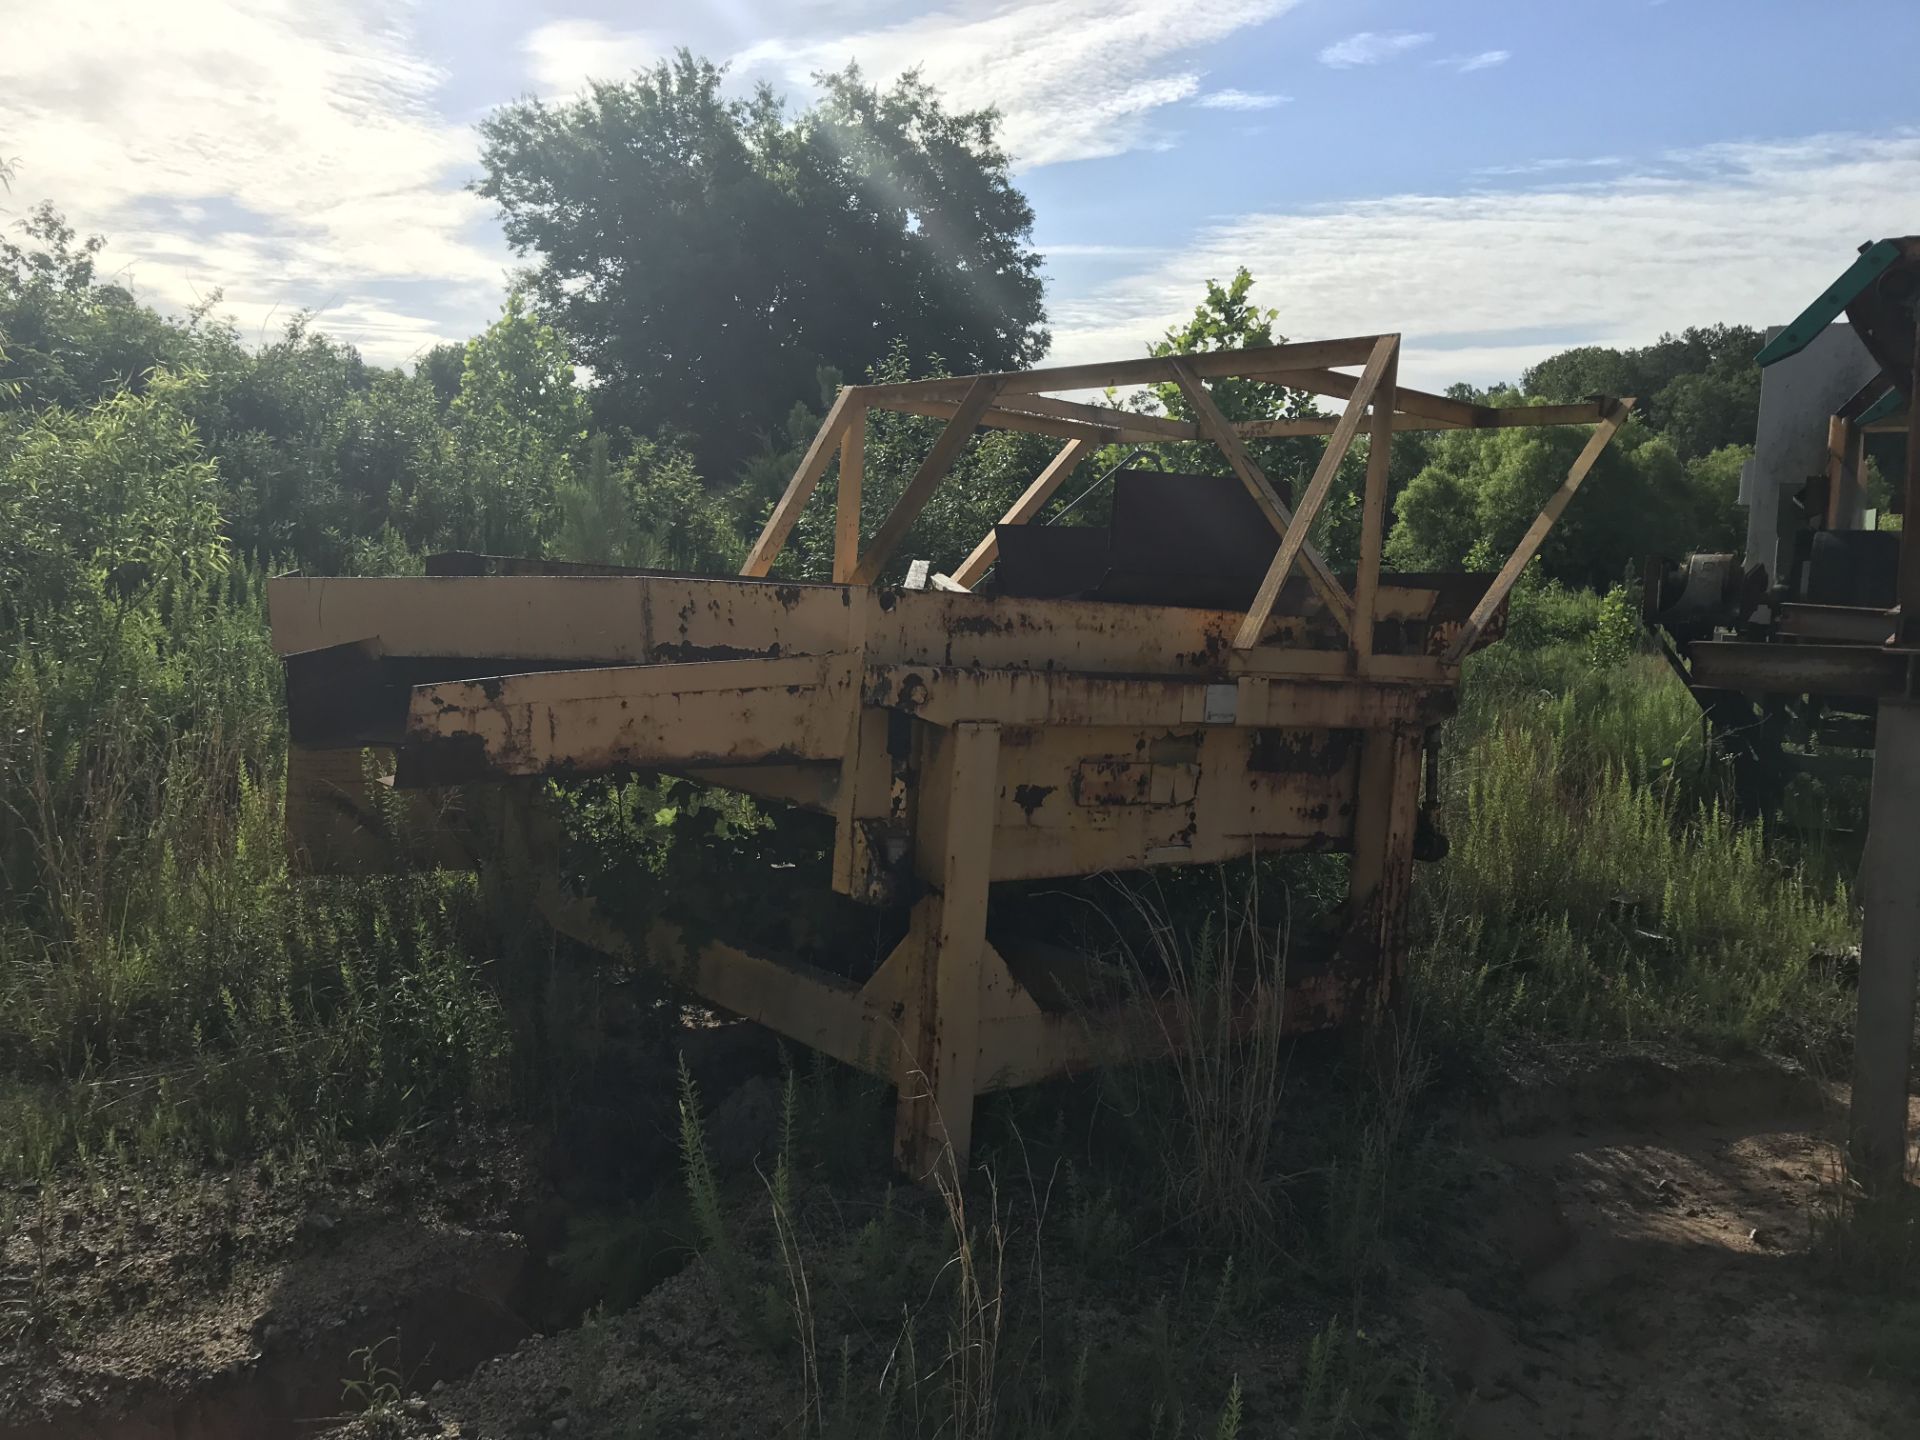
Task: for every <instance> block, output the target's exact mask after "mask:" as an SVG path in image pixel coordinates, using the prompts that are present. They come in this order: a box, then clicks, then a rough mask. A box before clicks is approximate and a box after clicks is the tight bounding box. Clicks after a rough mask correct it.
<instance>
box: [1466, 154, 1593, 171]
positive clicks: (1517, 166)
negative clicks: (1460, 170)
mask: <svg viewBox="0 0 1920 1440" xmlns="http://www.w3.org/2000/svg"><path fill="white" fill-rule="evenodd" d="M1626 163H1627V162H1626V161H1625V160H1624V159H1623V158H1622V157H1620V156H1618V155H1592V156H1588V157H1586V158H1584V159H1579V160H1574V159H1569V158H1566V157H1564V156H1562V157H1559V158H1556V159H1551V160H1520V161H1516V162H1515V163H1513V164H1510V165H1482V166H1480V167H1479V168H1478V169H1476V170H1475V171H1474V172H1473V173H1474V174H1476V175H1547V174H1551V173H1552V172H1553V171H1555V170H1612V169H1618V168H1619V167H1620V166H1622V165H1624V164H1626Z"/></svg>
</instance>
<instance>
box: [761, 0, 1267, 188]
mask: <svg viewBox="0 0 1920 1440" xmlns="http://www.w3.org/2000/svg"><path fill="white" fill-rule="evenodd" d="M1297 3H1299V0H1189V3H1186V4H1182V5H1178V6H1175V5H1168V4H1166V3H1164V0H950V3H949V5H948V6H947V8H945V9H940V10H935V11H932V12H930V13H928V14H925V15H921V16H917V17H915V18H913V19H911V20H906V21H902V22H900V23H898V24H893V25H886V26H879V27H874V28H869V29H864V30H859V31H854V32H851V33H847V34H842V35H838V36H834V37H831V38H824V39H807V40H796V39H791V38H782V39H770V40H762V41H760V42H758V43H756V44H754V45H752V46H750V47H748V48H746V49H744V50H742V51H741V52H740V53H739V54H738V55H736V56H735V64H736V65H737V66H738V67H739V68H740V69H742V70H744V71H753V70H766V71H772V72H773V73H775V74H777V75H778V76H780V77H781V79H782V80H783V81H784V82H785V84H786V85H787V86H788V87H789V88H800V87H803V86H804V85H805V84H806V81H807V79H808V77H809V76H810V75H812V74H813V73H815V72H817V71H821V70H837V69H839V68H840V67H842V66H843V65H845V64H846V63H847V62H848V61H850V60H854V61H858V62H859V64H860V66H861V68H862V69H864V70H865V71H866V72H867V73H868V75H870V76H872V77H873V78H875V79H877V80H890V79H891V78H892V77H894V76H895V75H898V74H899V73H901V72H902V71H904V70H910V69H913V68H915V67H918V68H919V69H920V71H921V73H922V74H923V75H924V76H925V78H926V79H927V80H928V81H929V82H930V83H932V84H933V85H935V86H936V87H938V89H939V90H940V92H941V93H942V95H943V96H945V97H946V98H947V100H948V101H949V103H951V104H954V105H964V106H984V105H993V106H997V107H998V108H999V109H1000V112H1001V113H1002V115H1004V116H1005V119H1006V124H1005V127H1004V132H1003V134H1004V140H1005V143H1006V146H1007V149H1008V150H1009V151H1010V152H1011V153H1012V154H1013V156H1014V157H1015V159H1016V160H1017V161H1018V162H1019V163H1020V164H1021V165H1022V166H1035V165H1047V164H1052V163H1056V162H1059V161H1064V160H1086V159H1093V158H1097V157H1101V156H1107V155H1121V154H1125V153H1126V152H1127V151H1130V150H1137V149H1141V148H1144V147H1147V146H1150V145H1153V144H1155V143H1157V142H1156V137H1155V136H1154V135H1153V133H1152V131H1151V128H1150V126H1149V123H1148V121H1149V118H1150V117H1151V116H1152V115H1153V113H1154V112H1155V111H1157V110H1159V109H1161V108H1163V107H1165V106H1168V105H1174V104H1178V103H1179V102H1181V101H1183V100H1189V99H1192V98H1194V97H1195V96H1196V95H1198V94H1199V93H1200V76H1199V74H1198V73H1197V72H1196V71H1195V70H1194V69H1192V68H1191V67H1190V66H1188V65H1186V64H1183V63H1181V57H1182V56H1183V55H1185V54H1186V53H1187V52H1190V51H1192V50H1194V49H1195V48H1197V47H1199V46H1203V45H1208V44H1212V43H1214V42H1216V41H1219V40H1224V39H1226V38H1227V37H1228V36H1230V35H1232V34H1234V33H1236V32H1237V31H1240V30H1243V29H1245V28H1247V27H1249V26H1252V25H1258V24H1260V23H1262V22H1264V21H1267V20H1270V19H1272V18H1273V17H1275V16H1276V15H1279V14H1281V13H1283V12H1285V11H1287V10H1289V9H1291V8H1293V6H1294V5H1296V4H1297Z"/></svg>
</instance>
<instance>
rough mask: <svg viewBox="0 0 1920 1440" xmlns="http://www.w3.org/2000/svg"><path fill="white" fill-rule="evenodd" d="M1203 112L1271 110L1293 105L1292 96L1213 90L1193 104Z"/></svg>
mask: <svg viewBox="0 0 1920 1440" xmlns="http://www.w3.org/2000/svg"><path fill="white" fill-rule="evenodd" d="M1193 103H1194V104H1196V105H1198V106H1199V107H1200V108H1201V109H1203V110H1271V109H1273V108H1274V107H1276V106H1279V105H1291V104H1292V103H1293V97H1292V96H1291V95H1270V94H1264V93H1260V92H1256V91H1248V90H1231V89H1229V90H1213V91H1209V92H1208V93H1207V94H1205V95H1202V96H1200V97H1199V98H1198V99H1197V100H1195V101H1194V102H1193Z"/></svg>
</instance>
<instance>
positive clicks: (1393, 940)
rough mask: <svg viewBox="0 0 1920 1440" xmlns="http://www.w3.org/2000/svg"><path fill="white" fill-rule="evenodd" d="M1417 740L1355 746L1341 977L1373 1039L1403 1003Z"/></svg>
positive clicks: (1391, 737)
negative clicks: (1353, 990) (1350, 979)
mask: <svg viewBox="0 0 1920 1440" xmlns="http://www.w3.org/2000/svg"><path fill="white" fill-rule="evenodd" d="M1422 738H1423V737H1422V732H1421V730H1420V729H1419V727H1417V726H1412V725H1406V726H1395V727H1393V728H1391V729H1386V730H1369V731H1367V732H1366V736H1365V738H1364V739H1363V740H1362V741H1361V745H1360V776H1359V794H1358V797H1357V800H1356V803H1355V805H1354V812H1353V867H1352V869H1351V870H1350V871H1349V876H1348V881H1347V913H1348V917H1349V921H1348V931H1347V936H1346V941H1345V947H1344V950H1345V953H1344V956H1343V958H1344V959H1345V961H1346V965H1345V966H1344V967H1343V968H1345V969H1346V970H1347V973H1348V974H1350V975H1354V976H1356V977H1358V978H1361V979H1362V987H1361V990H1360V991H1359V993H1358V994H1356V996H1355V998H1356V1000H1357V1001H1358V1002H1359V1013H1360V1016H1361V1017H1362V1018H1363V1020H1364V1023H1366V1024H1367V1025H1368V1026H1369V1028H1370V1029H1373V1030H1374V1032H1375V1036H1376V1037H1378V1032H1379V1029H1380V1028H1381V1027H1383V1026H1384V1027H1387V1028H1392V1027H1394V1026H1396V1025H1397V1024H1398V1021H1399V1016H1400V1012H1401V1010H1402V1008H1403V1006H1404V1004H1405V1001H1406V969H1407V899H1408V895H1409V893H1410V891H1411V890H1412V886H1413V839H1414V833H1415V831H1416V830H1417V828H1418V826H1419V820H1420V779H1421V745H1422Z"/></svg>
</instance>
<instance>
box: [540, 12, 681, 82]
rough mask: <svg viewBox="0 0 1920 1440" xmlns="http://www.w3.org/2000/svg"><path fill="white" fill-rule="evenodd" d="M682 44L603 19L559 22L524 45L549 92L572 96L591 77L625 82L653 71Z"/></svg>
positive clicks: (541, 27) (552, 24)
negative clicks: (634, 74)
mask: <svg viewBox="0 0 1920 1440" xmlns="http://www.w3.org/2000/svg"><path fill="white" fill-rule="evenodd" d="M676 43H677V42H674V41H670V40H667V39H665V38H663V37H662V36H659V35H656V34H654V33H652V32H651V31H645V30H615V29H613V28H612V27H611V26H608V25H604V24H602V23H601V22H600V21H598V20H555V21H553V22H551V23H549V24H546V25H542V26H540V28H539V29H537V30H535V31H533V33H532V34H530V35H528V36H527V38H526V40H525V42H524V43H523V44H522V46H521V49H522V50H523V51H524V52H525V53H526V57H527V68H528V70H529V71H530V72H531V73H532V75H533V81H534V84H535V85H537V86H538V87H539V89H540V93H541V94H543V95H568V94H573V93H575V92H576V91H579V90H581V89H583V88H584V85H585V82H586V81H587V80H588V79H594V80H619V79H623V78H625V77H626V76H627V75H628V74H629V73H631V72H632V71H635V70H647V69H651V68H652V67H653V66H654V65H655V64H656V63H658V62H659V61H661V60H663V59H665V58H666V57H667V56H669V55H671V54H672V53H673V50H674V45H675V44H676Z"/></svg>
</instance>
